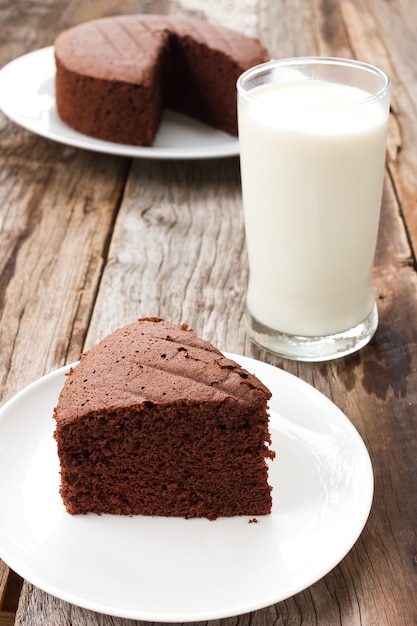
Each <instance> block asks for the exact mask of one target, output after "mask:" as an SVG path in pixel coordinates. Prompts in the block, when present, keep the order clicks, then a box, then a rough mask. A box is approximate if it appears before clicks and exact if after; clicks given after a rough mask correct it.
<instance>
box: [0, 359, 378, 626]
mask: <svg viewBox="0 0 417 626" xmlns="http://www.w3.org/2000/svg"><path fill="white" fill-rule="evenodd" d="M228 356H230V357H231V358H233V359H235V360H236V361H238V362H239V363H241V364H242V365H243V366H244V367H245V368H246V369H247V370H249V371H251V372H253V373H254V374H256V375H257V376H258V377H259V378H260V379H261V380H262V381H263V382H264V384H266V385H267V386H268V387H269V388H270V390H271V391H272V394H273V396H272V400H271V432H272V440H273V448H274V449H275V451H276V459H275V460H274V461H273V462H272V464H271V467H270V481H271V484H272V485H273V488H274V490H273V509H272V513H271V515H269V516H260V517H257V518H256V519H257V521H256V523H255V522H252V523H251V518H250V517H234V518H219V519H217V520H216V521H211V522H210V521H208V520H206V519H190V520H186V519H182V518H164V517H154V518H153V517H144V516H136V517H123V516H120V517H119V516H112V515H101V516H97V515H94V514H88V515H82V516H71V515H68V514H67V513H66V512H65V509H64V506H63V504H62V501H61V499H60V496H59V494H58V489H59V463H58V459H57V454H56V447H55V442H54V439H53V437H52V435H53V430H54V421H53V418H52V411H53V408H54V406H55V404H56V402H57V398H58V394H59V392H60V389H61V387H62V385H63V383H64V376H65V372H66V371H67V370H68V367H66V368H62V369H60V370H57V371H55V372H53V373H51V374H49V375H47V376H45V377H43V378H41V379H40V380H38V381H37V382H35V383H33V384H32V385H30V386H29V387H27V388H26V389H24V390H23V391H21V392H20V393H19V394H17V395H16V396H15V397H14V398H12V399H11V400H10V401H9V402H8V403H7V404H5V405H4V406H3V408H2V409H1V410H0V476H2V477H3V480H2V481H1V482H0V557H1V558H2V559H3V560H4V561H5V562H6V563H7V564H8V565H9V566H10V567H11V568H12V569H13V570H15V571H16V572H17V573H19V574H20V575H21V576H22V577H24V578H26V579H27V580H29V581H30V582H32V583H33V584H34V585H36V586H38V587H40V588H41V589H43V590H45V591H47V592H50V593H51V594H53V595H55V596H57V597H59V598H62V599H64V600H67V601H69V602H71V603H73V604H76V605H79V606H82V607H84V608H88V609H92V610H95V611H99V612H102V613H107V614H110V615H115V616H119V617H125V618H132V619H140V620H148V621H157V622H158V621H161V622H187V621H192V622H194V621H200V620H208V619H217V618H222V617H230V616H232V615H238V614H242V613H246V612H249V611H252V610H256V609H258V608H261V607H265V606H269V605H271V604H273V603H275V602H278V601H280V600H284V599H286V598H288V597H290V596H292V595H293V594H295V593H297V592H299V591H301V590H303V589H305V588H306V587H308V586H309V585H311V584H313V583H314V582H315V581H317V580H318V579H319V578H321V577H322V576H324V575H325V574H326V573H327V572H329V571H330V570H331V569H332V568H333V567H335V565H336V564H337V563H338V562H339V561H340V560H341V559H342V558H343V557H344V556H345V555H346V553H347V552H348V551H349V550H350V548H351V547H352V546H353V544H354V543H355V541H356V540H357V538H358V536H359V534H360V533H361V531H362V529H363V526H364V524H365V522H366V520H367V518H368V514H369V511H370V507H371V502H372V497H373V473H372V467H371V462H370V459H369V455H368V452H367V450H366V448H365V445H364V443H363V441H362V439H361V438H360V436H359V434H358V433H357V431H356V430H355V428H354V427H353V425H352V424H351V422H350V421H349V420H348V418H347V417H346V416H345V415H344V414H343V413H342V412H341V411H340V410H339V409H338V408H337V407H336V406H335V405H334V404H333V403H332V402H330V400H328V399H327V398H326V397H324V396H323V395H322V394H321V393H319V392H318V391H317V390H315V389H314V388H313V387H311V386H310V385H308V384H307V383H305V382H303V381H301V380H299V379H298V378H296V377H294V376H292V375H290V374H288V373H286V372H284V371H282V370H280V369H277V368H275V367H272V366H271V365H267V364H265V363H261V362H258V361H255V360H253V359H249V358H247V357H241V356H236V355H228ZM6 477H7V479H6Z"/></svg>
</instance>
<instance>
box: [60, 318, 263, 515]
mask: <svg viewBox="0 0 417 626" xmlns="http://www.w3.org/2000/svg"><path fill="white" fill-rule="evenodd" d="M270 396H271V394H270V392H269V390H268V389H267V388H266V387H265V386H264V385H263V384H262V383H261V382H260V381H259V380H258V379H257V378H256V377H255V376H253V375H252V374H249V373H248V372H247V371H245V370H244V369H243V368H242V367H241V366H240V365H238V364H237V363H235V362H234V361H231V360H230V359H228V358H226V357H225V356H223V355H222V353H221V352H219V351H218V350H217V349H216V348H214V347H213V346H212V345H211V344H210V343H208V342H207V341H204V340H203V339H200V338H199V337H197V335H196V334H195V333H194V331H192V330H190V329H189V328H188V327H187V326H186V325H182V326H176V325H174V324H171V323H169V322H166V321H164V320H160V319H157V318H145V319H141V320H139V321H138V322H136V323H133V324H130V325H128V326H126V327H124V328H121V329H119V330H117V331H115V332H114V333H112V334H111V335H109V336H108V337H107V338H105V339H104V340H103V341H101V342H100V343H99V344H98V345H97V346H96V347H95V348H93V349H92V350H90V351H89V352H87V353H86V354H83V355H82V357H81V360H80V363H79V364H78V365H77V366H76V367H74V368H73V369H71V371H70V372H69V374H68V377H67V379H66V381H65V385H64V387H63V389H62V391H61V394H60V397H59V401H58V405H57V406H56V408H55V411H54V417H55V420H56V429H55V439H56V441H57V444H58V456H59V460H60V465H61V496H62V499H63V501H64V504H65V506H66V508H67V511H68V512H69V513H71V514H76V513H87V512H94V513H114V514H125V515H134V514H142V515H163V516H180V517H186V518H189V517H207V518H209V519H215V518H217V517H219V516H232V515H251V516H254V515H263V514H268V513H270V511H271V501H272V500H271V487H270V486H269V485H268V466H267V462H266V460H267V459H272V458H273V457H274V453H273V452H272V451H271V450H270V449H269V444H270V435H269V432H268V413H267V402H268V399H269V398H270Z"/></svg>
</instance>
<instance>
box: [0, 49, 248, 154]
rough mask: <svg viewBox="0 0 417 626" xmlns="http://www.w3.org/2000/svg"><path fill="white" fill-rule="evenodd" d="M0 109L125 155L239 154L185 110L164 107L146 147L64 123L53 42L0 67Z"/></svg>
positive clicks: (51, 134)
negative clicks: (182, 112)
mask: <svg viewBox="0 0 417 626" xmlns="http://www.w3.org/2000/svg"><path fill="white" fill-rule="evenodd" d="M0 110H2V111H3V113H4V114H5V115H7V117H9V118H10V119H11V120H13V121H14V122H15V123H16V124H19V125H20V126H23V128H26V129H28V130H30V131H32V132H34V133H36V134H38V135H41V136H42V137H47V138H48V139H53V140H55V141H58V142H60V143H64V144H67V145H69V146H74V147H76V148H84V149H86V150H95V151H96V152H106V153H109V154H116V155H121V156H128V157H146V158H150V159H207V158H215V157H230V156H236V155H237V154H239V141H238V139H237V138H236V137H233V136H232V135H228V134H227V133H224V132H222V131H220V130H215V129H214V128H211V127H210V126H206V125H205V124H202V123H201V122H198V121H197V120H193V119H191V118H190V117H187V116H185V115H180V114H179V113H174V112H172V111H165V113H164V118H163V121H162V124H161V127H160V129H159V131H158V134H157V136H156V139H155V142H154V145H153V146H152V147H151V148H145V147H137V146H129V145H126V144H119V143H114V142H111V141H103V140H101V139H95V138H94V137H89V136H88V135H83V134H82V133H79V132H77V131H75V130H73V129H72V128H70V127H69V126H67V124H65V123H64V122H63V121H62V120H61V119H60V117H59V116H58V113H57V111H56V107H55V60H54V48H53V46H50V47H48V48H42V49H41V50H36V51H35V52H30V53H29V54H25V55H24V56H21V57H19V58H17V59H15V60H14V61H11V62H10V63H9V64H8V65H5V66H4V67H3V68H2V69H1V70H0Z"/></svg>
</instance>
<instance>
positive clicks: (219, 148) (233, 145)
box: [0, 46, 240, 160]
mask: <svg viewBox="0 0 417 626" xmlns="http://www.w3.org/2000/svg"><path fill="white" fill-rule="evenodd" d="M53 53H54V46H46V47H43V48H38V49H36V50H32V51H31V52H27V53H25V54H22V55H20V56H18V57H16V58H15V59H12V60H11V61H9V62H8V63H6V64H5V65H4V66H3V67H2V68H1V69H0V111H2V112H3V114H4V115H5V116H6V117H8V118H9V119H10V120H11V121H12V122H14V123H15V124H17V125H18V126H20V127H22V128H24V129H26V130H29V131H30V132H32V133H34V134H35V135H38V136H40V137H44V138H46V139H49V140H51V141H55V142H57V143H61V144H63V145H66V146H70V147H73V148H79V149H82V150H89V151H93V152H100V153H102V154H111V155H113V156H123V157H129V158H147V159H155V160H199V159H214V158H230V157H236V156H239V152H240V150H239V140H238V138H237V137H236V138H234V137H232V136H231V135H228V134H227V133H223V132H222V131H220V130H216V129H214V128H211V127H209V126H207V125H203V126H204V128H206V129H209V130H211V131H212V132H213V133H216V134H218V135H219V137H222V136H223V135H224V140H223V142H220V141H219V143H213V144H212V145H211V144H210V145H209V146H206V147H205V146H204V145H203V144H202V145H201V147H199V148H197V147H184V148H181V147H163V146H149V147H148V146H132V145H128V144H121V143H116V142H111V141H105V140H103V139H97V138H95V137H91V136H89V135H85V134H83V133H80V132H78V131H76V130H74V129H73V128H71V127H70V126H67V125H66V124H65V123H64V122H63V121H62V120H60V118H59V116H58V114H57V112H56V107H55V105H53V106H52V108H51V110H49V109H48V110H47V109H43V110H42V112H43V113H47V115H48V119H50V114H51V111H53V113H54V115H55V116H56V118H57V120H58V124H59V127H61V126H62V129H63V132H64V133H68V135H69V136H66V135H65V134H61V133H58V132H56V131H55V132H52V131H50V132H48V131H47V130H46V129H43V128H37V127H34V125H33V124H31V123H29V122H27V121H26V120H25V119H24V116H22V115H19V114H16V112H15V111H13V110H12V109H11V108H10V107H8V106H7V102H8V99H9V98H8V96H3V97H2V95H1V94H2V93H5V90H4V89H1V86H2V82H3V81H7V85H10V84H11V82H10V79H9V78H8V74H9V73H10V72H13V69H14V67H16V66H21V65H23V66H24V65H25V64H26V63H28V61H32V60H34V59H35V58H36V56H39V57H40V58H42V57H45V58H46V59H47V61H48V62H50V61H51V56H52V55H53ZM41 70H43V72H44V74H43V75H42V79H43V80H45V79H51V78H53V76H54V74H49V73H48V74H47V73H46V69H45V68H42V67H41ZM13 84H14V83H13ZM26 88H27V87H26ZM31 93H32V95H33V92H31ZM50 95H51V94H49V96H50ZM27 97H28V98H29V97H30V94H28V96H27ZM39 112H40V111H39ZM176 115H177V114H176ZM178 115H179V114H178ZM181 117H183V118H184V120H185V121H184V123H186V120H187V116H181ZM196 123H197V124H200V123H199V122H196V121H195V120H191V122H190V125H193V124H196Z"/></svg>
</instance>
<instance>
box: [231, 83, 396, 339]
mask: <svg viewBox="0 0 417 626" xmlns="http://www.w3.org/2000/svg"><path fill="white" fill-rule="evenodd" d="M387 118H388V112H387V110H386V106H384V105H383V104H381V103H380V102H378V101H376V100H372V99H371V98H370V95H369V94H367V92H364V91H362V90H360V89H357V88H355V87H350V86H346V85H339V84H337V83H330V82H324V81H320V80H300V82H299V83H298V82H296V83H295V84H294V83H291V84H284V85H282V84H280V85H279V86H276V85H263V86H260V87H256V88H255V89H253V90H251V91H250V99H249V101H246V100H243V99H239V137H240V145H241V167H242V191H243V204H244V211H245V226H246V239H247V247H248V254H249V265H250V279H249V285H248V296H247V305H248V309H249V311H250V312H251V314H252V315H253V316H254V317H255V318H256V319H257V320H258V321H259V322H261V323H263V324H265V325H266V326H268V327H270V328H272V329H275V330H278V331H281V332H283V333H288V334H295V335H304V336H322V335H329V334H334V333H337V332H343V331H345V330H347V329H349V328H351V327H353V326H356V325H357V324H359V323H361V322H362V321H363V320H364V319H365V318H366V317H367V316H368V315H369V314H370V312H371V310H372V307H373V305H374V301H375V300H374V294H373V288H372V280H371V277H372V266H373V258H374V253H375V246H376V238H377V230H378V222H379V213H380V204H381V195H382V186H383V176H384V163H385V145H386V131H387Z"/></svg>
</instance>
